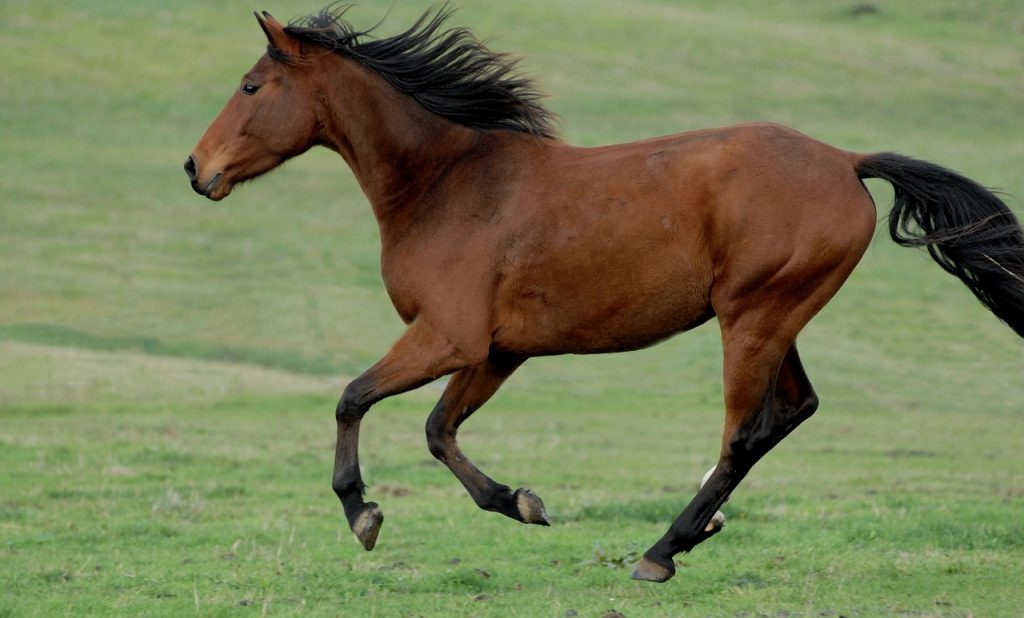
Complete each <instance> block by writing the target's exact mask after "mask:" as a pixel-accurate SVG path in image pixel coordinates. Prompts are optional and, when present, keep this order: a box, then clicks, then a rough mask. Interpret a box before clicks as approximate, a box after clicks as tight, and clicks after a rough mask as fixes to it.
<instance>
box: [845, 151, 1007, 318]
mask: <svg viewBox="0 0 1024 618" xmlns="http://www.w3.org/2000/svg"><path fill="white" fill-rule="evenodd" d="M856 170H857V176H858V177H860V178H862V179H863V178H880V179H882V180H885V181H887V182H889V183H891V184H892V186H893V189H894V190H895V193H896V198H895V203H894V204H893V208H892V212H891V213H889V234H890V235H891V236H892V239H893V240H894V241H896V242H897V243H899V244H900V245H902V246H904V247H927V248H928V253H930V254H931V256H932V258H933V259H934V260H935V261H936V262H938V264H939V266H941V267H942V268H943V269H945V270H946V272H948V273H950V274H953V275H956V276H957V277H959V278H960V280H961V281H963V282H964V284H965V285H966V286H967V287H968V288H970V289H971V291H972V292H974V295H975V296H977V297H978V300H980V301H981V304H983V305H985V306H986V307H988V309H989V310H990V311H991V312H992V313H994V314H995V315H996V317H998V318H999V319H1000V320H1002V321H1003V322H1006V324H1007V325H1008V326H1009V327H1010V328H1012V329H1013V330H1014V331H1015V332H1016V333H1017V334H1018V335H1020V336H1021V337H1024V233H1022V231H1021V227H1020V223H1019V222H1018V221H1017V218H1016V217H1015V216H1014V214H1013V212H1012V211H1011V210H1010V209H1009V208H1008V207H1007V206H1006V204H1004V203H1003V202H1002V200H1000V199H999V198H998V197H997V196H996V195H995V194H994V193H992V192H991V191H989V190H988V189H985V188H984V187H982V186H981V185H979V184H978V183H976V182H974V181H973V180H971V179H969V178H965V177H964V176H961V175H960V174H958V173H956V172H953V171H950V170H947V169H945V168H942V167H939V166H938V165H935V164H932V163H928V162H926V161H918V160H916V159H912V158H910V157H904V156H902V155H898V154H893V153H880V154H873V155H868V156H865V157H863V158H861V159H860V160H859V161H858V162H857V165H856Z"/></svg>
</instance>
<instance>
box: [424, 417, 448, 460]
mask: <svg viewBox="0 0 1024 618" xmlns="http://www.w3.org/2000/svg"><path fill="white" fill-rule="evenodd" d="M425 433H426V436H427V449H428V450H430V454H431V455H433V456H434V458H435V459H437V460H438V461H442V462H443V461H445V458H446V453H447V449H446V447H445V445H446V442H447V440H446V439H445V429H444V425H443V424H442V423H441V420H440V419H439V418H437V417H435V416H434V415H433V414H431V415H430V418H428V419H427V426H426V431H425Z"/></svg>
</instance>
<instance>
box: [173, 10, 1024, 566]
mask: <svg viewBox="0 0 1024 618" xmlns="http://www.w3.org/2000/svg"><path fill="white" fill-rule="evenodd" d="M343 13H344V11H343V10H337V9H332V10H324V11H322V12H320V13H319V14H317V15H314V16H311V17H308V18H305V19H303V20H300V21H298V22H294V23H292V24H290V25H287V26H285V25H283V24H281V23H279V22H278V21H276V20H274V19H273V18H272V17H271V16H270V15H269V14H267V13H263V14H262V15H259V14H257V16H256V17H257V20H258V21H259V24H260V26H261V27H262V28H263V31H264V32H265V34H266V36H267V39H268V40H269V45H268V48H267V53H266V55H264V56H263V57H262V58H260V60H259V61H258V62H257V63H256V65H255V66H254V67H253V68H252V69H251V70H250V71H249V72H248V73H246V75H245V77H244V78H243V79H242V83H241V86H240V88H239V89H238V90H237V91H236V92H235V93H234V94H233V95H232V97H231V98H230V100H229V101H228V102H227V105H226V106H225V107H224V109H223V111H221V113H220V115H219V116H217V118H216V119H215V120H214V121H213V124H211V125H210V127H209V129H208V130H207V131H206V133H205V134H204V135H203V137H202V139H201V140H200V141H199V144H198V145H197V146H196V148H195V151H194V152H193V153H192V155H191V156H189V157H188V160H187V161H186V162H185V170H186V172H187V173H188V176H189V179H190V180H191V182H192V187H193V188H194V189H195V190H196V191H197V192H198V193H200V194H202V195H204V196H206V197H208V198H210V199H212V200H220V199H223V198H224V197H226V196H227V195H228V194H229V193H231V190H232V188H233V187H234V186H235V185H236V184H237V183H239V182H242V181H245V180H248V179H250V178H253V177H256V176H259V175H260V174H263V173H265V172H267V171H269V170H271V169H273V168H274V167H276V166H277V165H279V164H281V163H282V162H283V161H285V160H286V159H288V158H290V157H294V156H296V155H299V154H302V153H303V152H305V151H306V150H308V149H309V148H311V147H313V146H317V145H320V146H326V147H327V148H330V149H331V150H334V151H336V152H337V153H338V154H340V155H341V156H342V157H343V158H344V159H345V161H346V162H347V163H348V164H349V166H350V167H351V168H352V171H353V172H354V173H355V176H356V178H357V179H358V180H359V184H360V185H361V187H362V189H363V191H364V192H365V194H366V196H367V198H368V199H369V202H370V204H371V206H372V208H373V212H374V215H375V216H376V219H377V222H378V224H379V226H380V236H381V244H382V251H381V267H382V270H383V277H384V283H385V285H386V287H387V292H388V294H389V295H390V297H391V300H392V302H393V303H394V306H395V309H396V310H397V311H398V314H399V315H400V316H401V318H402V319H403V320H404V321H405V322H406V323H407V324H408V330H407V331H406V332H405V334H404V335H403V336H402V337H401V338H400V339H399V340H398V342H397V343H395V344H394V347H392V348H391V350H390V351H389V352H388V353H387V354H386V355H385V356H384V357H383V358H382V359H381V360H380V361H379V362H378V363H377V364H375V365H374V366H373V367H371V368H370V369H369V370H368V371H366V373H364V374H362V375H361V376H359V377H358V378H356V379H355V380H353V381H352V382H351V383H350V384H349V385H348V387H347V388H345V391H344V394H343V395H342V397H341V400H340V402H339V403H338V407H337V413H336V418H337V431H338V435H337V451H336V459H335V464H334V479H333V487H334V491H335V492H336V493H337V494H338V497H339V498H340V500H341V502H342V504H343V506H344V509H345V515H346V517H347V519H348V523H349V525H350V526H351V528H352V530H353V532H354V533H355V534H356V536H357V537H358V538H359V540H360V541H361V542H362V544H363V545H364V547H365V548H366V549H368V550H369V549H372V548H373V546H374V544H375V542H376V539H377V534H378V532H379V530H380V526H381V522H382V519H383V517H382V515H381V511H380V509H379V507H378V506H377V505H376V504H374V503H372V502H370V503H367V502H364V500H363V494H364V486H363V481H362V478H361V476H360V472H359V463H358V457H357V446H358V436H359V424H360V421H361V419H362V418H363V416H364V415H365V414H366V412H367V410H369V408H370V407H371V406H372V405H373V404H374V403H376V402H378V401H380V400H382V399H384V398H385V397H390V396H392V395H395V394H398V393H402V392H404V391H408V390H411V389H414V388H417V387H419V386H422V385H424V384H426V383H428V382H430V381H432V380H436V379H437V378H440V377H441V376H445V375H449V374H451V376H452V377H451V380H450V381H449V382H448V385H447V387H446V388H445V390H444V394H443V395H442V396H441V400H440V401H439V402H438V404H437V406H436V407H435V408H434V411H433V412H432V413H431V414H430V418H429V419H428V420H427V425H426V434H427V443H428V445H429V448H430V452H431V453H432V454H433V455H434V456H435V457H437V458H438V459H439V460H440V461H442V462H444V463H445V464H446V465H447V466H448V468H450V469H451V471H452V472H453V473H454V474H455V476H456V477H457V478H458V479H459V480H460V481H461V482H462V484H463V485H465V487H466V489H467V490H468V491H469V494H470V495H471V496H472V497H473V499H474V500H475V501H476V503H477V504H478V505H479V506H480V507H481V508H483V509H487V510H490V511H497V512H499V513H502V514H504V515H506V516H508V517H511V518H513V519H516V520H519V521H522V522H525V523H532V524H541V525H547V524H548V517H547V514H546V513H545V511H544V505H543V503H542V502H541V500H540V499H539V498H538V497H537V496H536V495H534V494H533V493H532V492H530V491H529V490H528V489H518V490H516V491H512V490H511V489H510V488H509V487H507V486H505V485H502V484H500V483H497V482H495V481H494V480H492V479H491V478H489V477H488V476H487V475H485V474H484V473H483V472H481V471H480V470H479V469H478V468H476V466H474V465H473V464H472V463H471V462H470V460H469V459H468V458H467V457H466V456H465V455H464V454H463V453H462V451H461V450H460V449H459V446H458V444H457V442H456V431H457V430H458V427H459V425H460V424H461V423H462V422H463V421H465V420H466V419H467V418H469V416H470V415H471V414H472V413H473V412H474V411H475V410H476V409H477V408H479V407H480V406H482V405H483V404H484V403H485V402H486V401H487V400H488V399H489V398H490V397H491V396H492V395H493V394H494V392H495V391H496V390H497V389H498V387H500V386H501V384H502V383H503V382H504V381H505V379H506V378H508V377H509V375H510V374H511V373H512V372H513V371H515V370H516V368H517V367H519V366H520V365H521V364H522V363H523V362H524V361H525V360H526V359H528V358H530V357H531V356H542V355H553V354H566V353H576V354H583V353H586V354H592V353H605V352H620V351H624V350H634V349H637V348H642V347H644V346H649V345H652V344H654V343H657V342H659V341H661V340H663V339H665V338H667V337H669V336H671V335H674V334H676V333H680V332H683V331H686V330H688V329H691V328H694V327H696V326H698V325H700V324H703V323H704V322H707V321H708V320H710V319H711V318H712V317H717V318H718V324H719V327H720V328H721V334H722V344H723V346H724V359H725V367H724V380H725V430H724V434H723V437H722V446H721V455H720V458H719V460H718V464H717V465H716V466H715V467H714V468H713V469H712V470H711V471H710V472H709V474H708V476H707V477H706V478H705V482H704V483H703V485H702V487H701V489H700V491H699V492H698V493H697V495H696V496H695V497H694V498H693V500H692V502H690V504H689V506H687V507H686V509H685V510H684V511H683V512H682V513H681V514H680V515H679V517H678V518H677V519H676V520H675V522H674V523H673V524H672V525H671V527H670V528H669V530H668V532H667V533H666V534H665V535H664V536H663V537H662V538H661V539H660V540H659V541H658V542H657V543H656V544H655V545H654V546H652V547H651V548H650V549H649V550H648V551H647V552H646V553H645V554H644V557H643V559H642V560H641V561H640V562H639V563H638V564H637V565H636V568H635V571H634V573H633V576H634V577H635V578H637V579H644V580H652V581H665V580H667V579H669V578H670V577H672V575H673V573H674V572H675V567H674V564H673V556H675V555H676V554H679V553H681V552H687V551H689V550H690V549H692V548H693V547H694V546H695V545H697V544H698V543H700V542H702V541H704V540H705V539H707V538H708V537H710V536H711V535H713V534H715V533H716V532H718V530H719V529H721V526H722V523H723V521H724V518H723V517H722V516H721V514H720V513H719V512H718V509H719V508H720V507H721V505H722V504H723V503H724V502H725V501H726V500H727V499H728V497H729V495H730V493H731V492H732V491H733V490H734V489H735V488H736V486H737V485H738V484H739V482H740V481H741V480H742V479H743V477H744V476H745V475H746V474H747V472H748V471H749V470H750V469H751V467H752V466H753V465H754V464H755V462H757V461H758V459H759V458H761V457H762V456H763V455H764V454H765V453H767V452H768V451H769V450H770V449H771V448H772V447H773V446H774V445H775V444H776V443H778V442H779V441H780V440H782V439H783V438H784V437H785V436H786V435H787V434H789V432H791V431H793V429H794V428H796V426H797V425H799V424H800V423H801V422H803V421H804V420H806V419H807V418H808V417H809V416H810V415H811V414H813V413H814V411H815V409H816V408H817V407H818V398H817V396H816V395H815V392H814V390H813V389H812V387H811V384H810V382H809V381H808V379H807V375H806V374H805V373H804V368H803V366H802V365H801V363H800V357H799V355H798V354H797V349H796V343H795V342H796V337H797V334H798V333H799V332H800V330H801V329H802V328H803V327H804V325H806V324H807V322H808V321H809V320H810V319H811V317H812V316H814V315H815V314H816V313H817V312H818V310H820V309H821V308H822V306H824V305H825V303H826V302H828V300H829V299H830V298H832V295H833V294H835V293H836V290H838V289H839V287H840V286H841V285H842V284H843V282H844V281H845V280H846V278H847V276H848V275H849V274H850V272H851V271H852V270H853V268H854V266H855V265H856V264H857V262H858V261H859V260H860V258H861V256H862V254H863V253H864V251H865V249H866V248H867V246H868V243H869V242H870V240H871V237H872V232H873V230H874V228H875V208H874V203H873V202H872V199H871V196H870V195H869V193H868V191H867V190H866V189H865V187H864V185H863V183H862V179H864V178H881V179H884V180H886V181H888V182H890V183H891V184H892V185H893V186H894V187H895V204H894V207H893V210H892V213H891V214H890V218H889V223H890V228H891V234H892V237H893V238H894V239H895V240H896V242H898V243H901V244H903V245H907V246H923V247H926V248H927V249H928V251H929V252H930V253H931V255H932V256H933V257H934V258H935V260H936V261H938V263H939V264H940V265H941V266H942V267H943V268H944V269H946V270H947V271H949V272H950V273H952V274H954V275H956V276H957V277H959V278H960V279H961V280H962V281H963V282H964V283H965V284H966V285H967V286H968V287H969V288H970V289H971V290H972V291H973V292H974V293H975V295H977V297H978V298H979V299H980V300H981V302H982V303H983V304H984V305H985V306H986V307H988V308H989V309H990V310H991V311H992V312H993V313H995V314H996V316H998V317H999V318H1000V319H1002V320H1003V321H1005V322H1006V323H1007V324H1008V325H1009V326H1010V327H1011V328H1013V329H1014V330H1015V331H1016V332H1017V333H1018V334H1020V335H1022V336H1024V237H1022V232H1021V228H1020V226H1019V224H1018V222H1017V220H1016V218H1015V217H1014V215H1013V214H1012V212H1011V211H1010V210H1009V209H1008V208H1007V207H1006V206H1005V205H1004V204H1003V203H1002V202H1001V201H1000V200H999V199H998V198H997V197H996V196H994V195H993V194H992V193H990V192H988V191H987V190H985V189H984V188H982V187H981V186H979V185H978V184H976V183H974V182H973V181H971V180H968V179H966V178H964V177H963V176H960V175H958V174H956V173H955V172H952V171H949V170H946V169H943V168H941V167H938V166H936V165H933V164H930V163H926V162H923V161H917V160H914V159H910V158H907V157H903V156H900V155H896V154H873V155H861V154H855V153H852V152H847V151H844V150H840V149H837V148H834V147H832V146H829V145H826V144H823V143H821V142H818V141H815V140H813V139H811V138H809V137H806V136H804V135H802V134H800V133H797V132H796V131H793V130H791V129H788V128H785V127H781V126H777V125H773V124H747V125H741V126H735V127H729V128H722V129H708V130H703V131H695V132H691V133H683V134H679V135H673V136H669V137H661V138H656V139H650V140H645V141H641V142H636V143H630V144H622V145H616V146H606V147H601V148H577V147H574V146H570V145H568V144H566V143H564V142H562V141H560V140H559V139H557V138H556V137H555V135H554V131H553V129H552V116H551V114H550V113H548V112H547V111H546V110H545V109H544V107H543V106H542V105H541V104H540V103H539V102H538V101H539V97H538V94H537V92H536V91H535V90H534V88H533V85H532V83H531V82H530V81H529V80H526V79H524V78H522V77H521V76H519V75H518V74H517V73H516V71H515V69H514V63H513V62H512V61H510V60H509V59H508V58H507V57H506V56H503V55H501V54H495V53H493V52H491V51H490V50H488V49H487V48H486V47H484V46H483V45H482V44H481V43H479V42H478V41H477V40H476V39H475V38H473V36H472V35H471V34H470V33H469V32H468V31H467V30H464V29H451V30H447V29H445V27H444V25H443V24H444V22H445V19H446V18H447V17H448V14H449V11H448V10H447V9H445V8H441V9H438V10H433V11H428V12H427V13H426V14H425V15H424V16H423V17H421V18H420V19H419V20H418V21H417V22H416V23H415V24H414V25H413V26H412V27H411V28H410V29H409V30H407V31H405V32H403V33H401V34H398V35H395V36H392V37H387V38H373V37H371V36H369V31H362V32H361V31H357V30H354V29H353V28H352V26H351V25H350V24H349V23H348V22H346V21H345V19H344V14H343Z"/></svg>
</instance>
